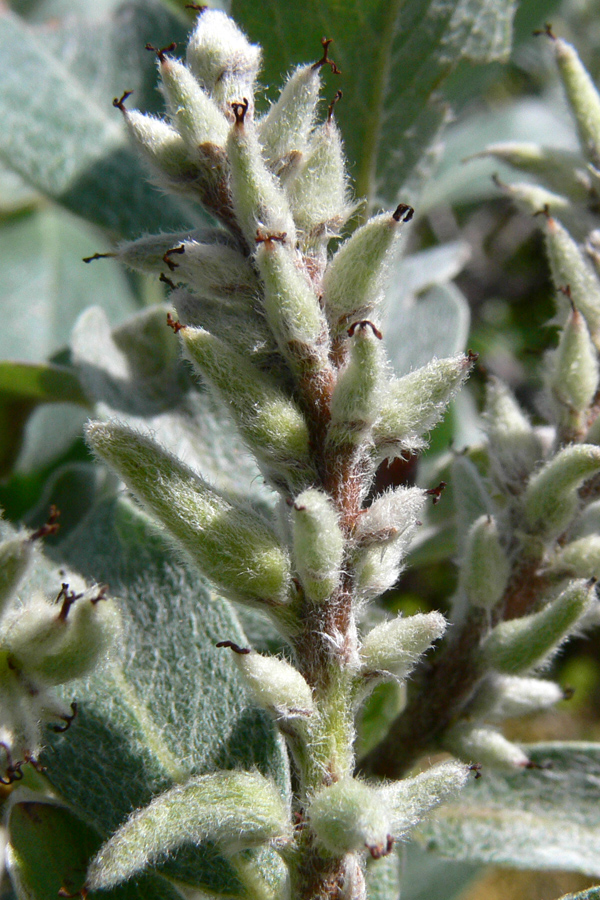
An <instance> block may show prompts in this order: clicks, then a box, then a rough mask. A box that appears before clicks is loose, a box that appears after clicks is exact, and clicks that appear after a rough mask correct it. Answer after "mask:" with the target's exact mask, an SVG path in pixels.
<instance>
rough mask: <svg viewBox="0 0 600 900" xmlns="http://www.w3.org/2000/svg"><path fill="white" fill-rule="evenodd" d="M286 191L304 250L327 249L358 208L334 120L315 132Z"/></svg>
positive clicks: (317, 251)
mask: <svg viewBox="0 0 600 900" xmlns="http://www.w3.org/2000/svg"><path fill="white" fill-rule="evenodd" d="M286 191H287V195H288V198H289V202H290V206H291V208H292V210H293V213H294V219H295V221H296V224H297V226H298V228H299V230H300V231H301V233H302V234H301V239H302V242H303V249H305V250H306V251H308V252H309V253H310V252H311V251H312V252H316V253H317V254H318V253H319V250H321V249H323V250H325V249H326V245H327V242H328V241H329V239H330V238H331V237H332V236H333V235H336V234H338V233H339V231H340V229H341V227H342V225H343V224H344V222H346V220H347V219H348V218H349V216H350V215H351V214H352V212H353V211H354V208H355V207H354V205H353V204H352V203H351V200H350V193H349V188H348V175H347V173H346V165H345V159H344V150H343V147H342V138H341V135H340V132H339V129H338V127H337V125H336V124H335V122H334V121H333V119H330V120H329V121H327V122H325V123H324V124H323V125H321V126H320V127H319V128H318V129H316V131H315V132H314V133H313V136H312V139H311V144H310V147H309V149H308V151H307V153H306V156H305V158H304V160H303V162H302V164H301V166H300V167H299V168H298V169H297V170H296V171H295V172H294V174H293V175H292V177H291V178H290V179H289V180H288V182H287V183H286ZM325 262H326V260H324V261H323V263H325Z"/></svg>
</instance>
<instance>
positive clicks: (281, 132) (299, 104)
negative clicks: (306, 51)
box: [257, 65, 321, 173]
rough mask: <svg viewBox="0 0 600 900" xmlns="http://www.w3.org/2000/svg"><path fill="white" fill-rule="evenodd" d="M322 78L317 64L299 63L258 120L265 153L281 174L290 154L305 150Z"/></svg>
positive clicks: (269, 162) (259, 133)
mask: <svg viewBox="0 0 600 900" xmlns="http://www.w3.org/2000/svg"><path fill="white" fill-rule="evenodd" d="M320 87H321V78H320V76H319V69H318V67H315V66H314V65H308V66H298V68H297V69H296V70H295V71H294V72H292V74H291V75H290V77H289V78H288V80H287V82H286V84H285V87H284V88H283V90H282V91H281V93H280V95H279V98H278V99H277V102H276V103H274V104H273V105H272V106H271V108H270V110H269V112H268V113H267V114H266V116H264V117H263V118H262V119H261V121H260V122H259V123H258V126H257V127H258V135H259V138H260V143H261V145H262V148H263V156H264V158H265V159H266V160H267V162H268V164H269V165H270V166H271V168H272V169H273V170H274V171H275V172H277V173H279V170H280V169H281V167H282V166H285V165H286V163H288V164H289V161H290V156H291V154H294V153H303V152H304V151H305V150H306V146H307V143H308V140H309V137H310V133H311V130H312V126H313V123H314V119H315V114H316V110H317V102H318V100H319V90H320Z"/></svg>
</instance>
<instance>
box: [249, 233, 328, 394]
mask: <svg viewBox="0 0 600 900" xmlns="http://www.w3.org/2000/svg"><path fill="white" fill-rule="evenodd" d="M255 261H256V265H257V267H258V270H259V272H260V275H261V278H262V280H263V284H264V295H263V301H262V302H263V306H264V311H265V315H266V318H267V321H268V323H269V325H270V327H271V330H272V332H273V334H274V335H275V337H276V339H277V343H278V345H279V349H280V351H281V353H282V355H283V356H284V357H285V358H286V359H287V361H288V362H289V364H290V367H291V368H292V370H294V371H295V372H296V373H297V374H298V375H300V376H301V375H303V374H304V373H305V372H306V371H310V370H311V369H314V368H318V369H319V370H322V369H323V368H324V367H325V366H327V365H328V362H327V349H328V347H327V336H328V334H327V320H326V319H325V316H324V315H323V312H322V310H321V307H320V305H319V300H318V297H317V295H316V293H315V291H314V289H313V286H312V284H311V283H310V281H309V278H308V275H307V273H306V272H305V271H303V270H302V269H301V268H300V265H301V262H300V259H299V257H298V255H297V254H296V251H295V249H294V248H293V247H292V246H291V245H290V244H288V242H287V240H286V241H285V242H283V241H279V240H270V239H267V240H264V241H262V242H261V243H260V244H259V245H258V248H257V251H256V256H255Z"/></svg>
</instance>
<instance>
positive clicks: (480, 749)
mask: <svg viewBox="0 0 600 900" xmlns="http://www.w3.org/2000/svg"><path fill="white" fill-rule="evenodd" d="M443 744H444V748H445V749H446V750H448V751H449V752H450V753H452V754H453V755H454V756H457V757H458V758H459V759H462V760H464V762H466V763H470V764H475V765H477V764H479V765H481V766H483V767H484V768H490V769H500V770H503V769H504V770H506V769H508V770H511V769H524V768H526V767H527V766H528V765H529V757H528V756H526V755H525V753H523V751H522V750H521V748H520V747H518V746H517V745H516V744H513V743H512V741H509V740H507V739H506V738H505V737H504V735H502V734H501V733H500V732H499V731H496V730H495V729H494V728H487V727H485V726H481V725H472V724H471V723H470V722H459V723H458V725H454V726H453V727H452V728H450V729H449V730H448V731H447V732H446V733H445V735H444V740H443Z"/></svg>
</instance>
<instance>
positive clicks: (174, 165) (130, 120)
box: [123, 108, 194, 187]
mask: <svg viewBox="0 0 600 900" xmlns="http://www.w3.org/2000/svg"><path fill="white" fill-rule="evenodd" d="M123 115H124V117H125V122H126V124H127V130H128V131H129V134H130V135H131V137H132V138H133V141H134V143H135V145H136V146H137V148H138V150H139V151H140V153H141V154H142V156H143V157H144V159H145V160H146V162H147V163H149V164H150V166H151V167H152V168H153V169H154V171H155V172H156V173H157V174H158V175H159V176H161V175H162V176H164V175H166V176H167V178H168V179H169V186H170V187H174V186H175V185H176V184H178V183H181V182H182V181H185V180H186V175H187V176H188V177H189V173H190V172H191V171H193V170H194V166H193V164H192V162H191V161H190V157H189V154H188V150H187V147H186V145H185V142H184V140H183V138H182V137H181V135H180V134H178V133H177V131H175V129H174V128H172V127H171V126H170V125H168V124H167V123H166V122H163V120H162V119H157V118H155V117H154V116H147V115H144V114H143V113H141V112H138V111H137V110H136V109H133V110H128V109H125V108H123Z"/></svg>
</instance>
